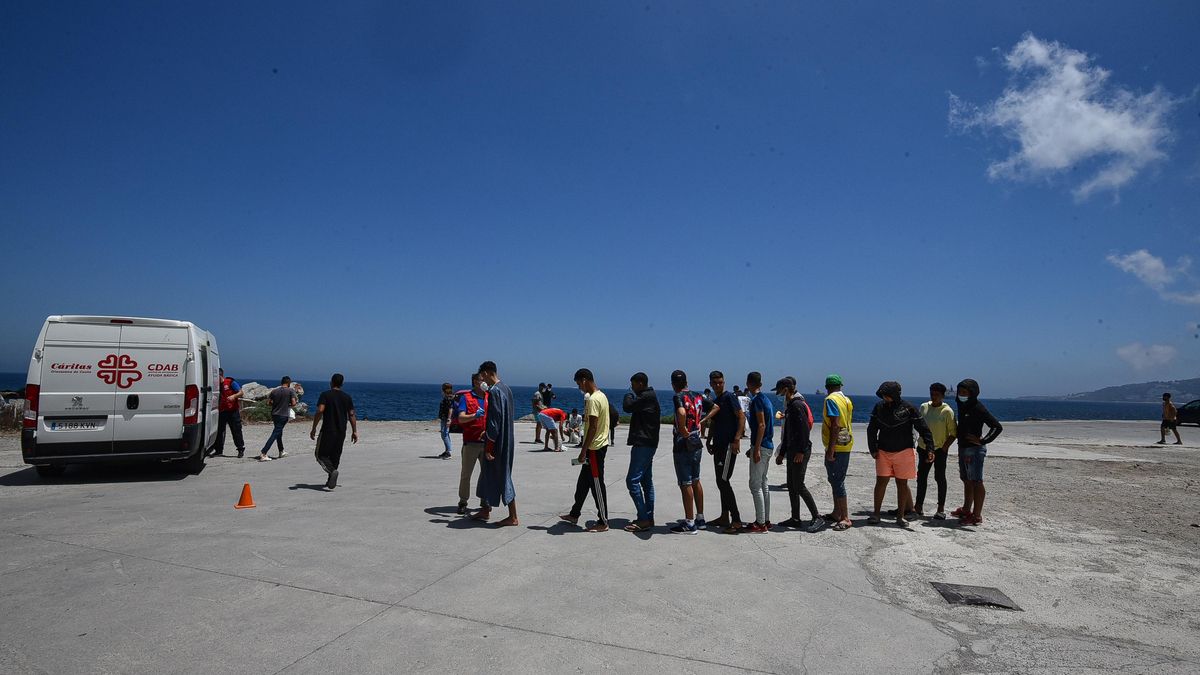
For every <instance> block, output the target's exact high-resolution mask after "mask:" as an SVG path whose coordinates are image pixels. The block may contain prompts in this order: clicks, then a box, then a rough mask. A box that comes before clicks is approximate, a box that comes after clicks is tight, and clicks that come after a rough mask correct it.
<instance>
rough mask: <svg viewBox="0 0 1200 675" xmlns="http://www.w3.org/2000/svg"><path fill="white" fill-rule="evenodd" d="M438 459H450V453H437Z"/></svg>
mask: <svg viewBox="0 0 1200 675" xmlns="http://www.w3.org/2000/svg"><path fill="white" fill-rule="evenodd" d="M438 459H450V453H448V452H443V453H442V454H440V455H438Z"/></svg>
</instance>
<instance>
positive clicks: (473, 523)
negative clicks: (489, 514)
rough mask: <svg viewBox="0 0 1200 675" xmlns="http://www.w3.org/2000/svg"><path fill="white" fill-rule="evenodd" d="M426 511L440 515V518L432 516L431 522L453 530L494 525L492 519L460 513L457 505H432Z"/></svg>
mask: <svg viewBox="0 0 1200 675" xmlns="http://www.w3.org/2000/svg"><path fill="white" fill-rule="evenodd" d="M425 513H428V514H429V515H431V516H439V517H438V518H430V519H429V522H431V523H435V524H437V525H445V526H446V527H448V528H450V529H452V530H473V529H475V528H479V527H492V526H493V525H492V523H491V521H487V520H473V519H472V518H471V517H470V516H469V515H465V516H460V515H458V507H457V506H431V507H429V508H427V509H425Z"/></svg>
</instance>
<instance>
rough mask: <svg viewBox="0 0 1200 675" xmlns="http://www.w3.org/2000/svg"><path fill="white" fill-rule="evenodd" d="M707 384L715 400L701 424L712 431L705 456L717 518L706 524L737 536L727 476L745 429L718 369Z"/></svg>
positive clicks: (734, 502)
mask: <svg viewBox="0 0 1200 675" xmlns="http://www.w3.org/2000/svg"><path fill="white" fill-rule="evenodd" d="M708 384H709V386H710V387H712V389H713V393H714V394H715V396H716V398H715V400H714V401H713V407H712V410H711V411H710V412H709V413H708V414H707V415H705V416H704V419H703V420H702V422H711V423H712V429H710V431H709V442H710V443H711V447H710V449H709V453H711V454H712V456H713V468H714V469H715V471H716V474H717V489H718V490H719V491H720V492H721V517H720V518H718V519H717V520H714V521H713V522H712V523H710V524H711V525H714V526H716V527H721V528H723V529H722V532H724V533H725V534H737V533H738V532H741V531H742V516H741V514H740V513H739V512H738V506H737V497H736V496H735V495H734V492H733V486H731V485H730V484H729V477H730V476H732V475H733V466H734V464H736V463H737V456H738V453H739V452H741V448H740V445H741V441H742V429H744V428H745V427H746V415H745V413H743V412H742V405H741V403H739V402H738V399H737V397H736V396H734V395H733V393H732V392H730V391H726V390H725V374H724V373H722V372H721V371H719V370H714V371H712V372H711V373H709V374H708ZM697 527H699V525H697ZM700 529H704V528H700Z"/></svg>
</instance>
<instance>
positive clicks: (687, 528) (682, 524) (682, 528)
mask: <svg viewBox="0 0 1200 675" xmlns="http://www.w3.org/2000/svg"><path fill="white" fill-rule="evenodd" d="M671 531H672V532H674V533H675V534H696V533H697V532H699V531H700V530H699V528H697V527H696V526H695V525H688V524H687V521H686V520H681V521H679V524H678V525H672V526H671Z"/></svg>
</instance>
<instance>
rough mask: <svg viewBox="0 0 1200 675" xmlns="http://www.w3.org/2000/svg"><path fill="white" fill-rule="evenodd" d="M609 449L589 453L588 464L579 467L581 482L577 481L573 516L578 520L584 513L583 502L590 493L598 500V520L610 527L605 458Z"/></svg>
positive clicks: (572, 510)
mask: <svg viewBox="0 0 1200 675" xmlns="http://www.w3.org/2000/svg"><path fill="white" fill-rule="evenodd" d="M607 454H608V448H601V449H600V450H588V451H587V464H581V465H580V466H579V480H577V481H575V504H574V505H573V506H571V516H573V517H575V518H578V517H579V514H580V513H582V512H583V501H584V500H585V499H587V496H588V492H591V493H592V497H593V498H594V499H595V500H596V520H598V521H599V522H600V523H601V524H602V525H608V489H607V488H605V486H604V457H605V455H607Z"/></svg>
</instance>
